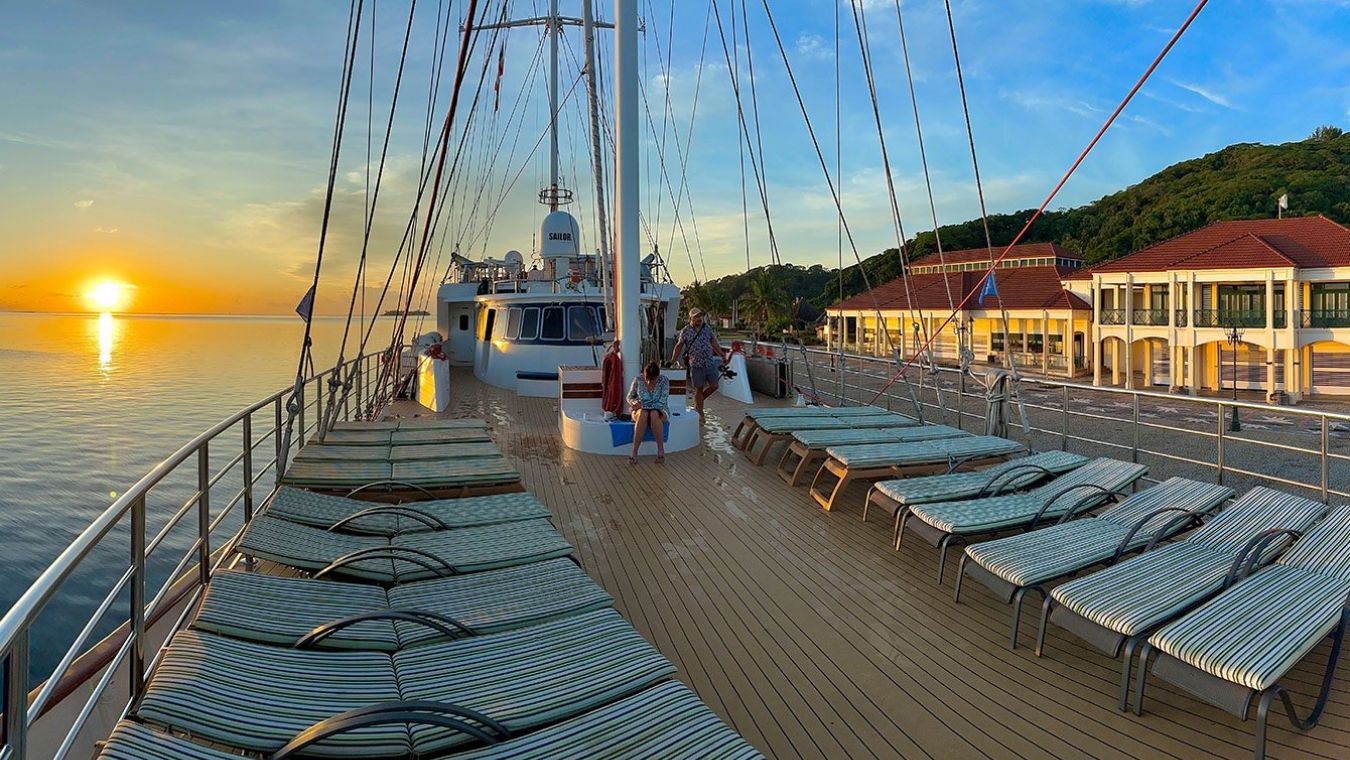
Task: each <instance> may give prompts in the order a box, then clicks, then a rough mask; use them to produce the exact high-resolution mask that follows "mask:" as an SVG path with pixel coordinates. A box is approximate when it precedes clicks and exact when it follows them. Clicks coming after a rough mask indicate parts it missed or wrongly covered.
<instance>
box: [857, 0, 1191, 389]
mask: <svg viewBox="0 0 1350 760" xmlns="http://www.w3.org/2000/svg"><path fill="white" fill-rule="evenodd" d="M1208 3H1209V0H1200V2H1198V3H1196V6H1195V9H1194V10H1192V11H1191V14H1190V15H1189V16H1187V17H1186V21H1185V22H1184V23H1182V25H1181V26H1180V27H1179V28H1178V29H1177V31H1176V33H1175V34H1173V35H1172V39H1170V40H1168V41H1167V45H1166V46H1164V47H1163V49H1162V51H1161V52H1159V53H1158V56H1157V57H1156V58H1154V59H1153V63H1151V64H1149V67H1148V69H1146V70H1145V71H1144V73H1143V75H1142V76H1140V77H1139V81H1137V82H1135V83H1134V87H1131V88H1130V92H1129V94H1127V95H1126V96H1125V99H1124V100H1122V101H1120V105H1118V106H1116V110H1115V111H1112V112H1111V116H1110V117H1109V118H1107V120H1106V123H1105V124H1103V125H1102V128H1101V129H1099V130H1097V134H1096V135H1094V136H1093V137H1092V141H1091V142H1089V143H1088V144H1087V147H1086V148H1083V152H1082V153H1079V154H1078V159H1077V160H1075V161H1074V162H1073V166H1070V167H1069V170H1068V171H1067V172H1065V173H1064V176H1063V177H1061V178H1060V180H1059V183H1058V184H1057V185H1055V189H1054V190H1051V191H1050V194H1049V195H1047V196H1046V197H1045V200H1044V201H1042V202H1041V205H1040V208H1038V209H1036V213H1034V214H1032V215H1031V218H1030V219H1027V223H1026V224H1024V225H1022V230H1021V231H1020V232H1018V233H1017V236H1016V237H1014V238H1013V239H1012V242H1011V243H1008V247H1007V248H1004V249H1003V253H1001V254H999V256H998V258H997V259H995V260H994V261H993V262H992V263H991V264H990V265H989V268H988V269H986V270H985V272H984V276H983V277H981V278H980V281H979V282H977V283H976V284H975V287H974V288H972V289H971V291H970V293H968V294H967V295H966V296H965V297H964V298H962V299H961V303H959V304H957V305H956V308H955V309H953V310H952V313H951V314H950V315H949V316H948V317H947V319H946V320H944V321H943V323H942V324H941V325H939V326H938V329H937V330H935V331H934V332H933V334H932V336H931V337H929V338H928V340H927V341H925V342H924V344H923V346H921V347H920V348H919V349H918V350H917V351H915V352H914V355H913V356H911V357H909V359H908V360H907V361H906V362H905V364H904V366H903V367H901V368H900V369H899V370H898V371H897V372H896V373H895V374H894V375H892V376H891V379H890V380H887V381H886V384H885V385H883V386H881V390H879V391H877V395H876V396H874V397H872V401H871V402H870V403H876V401H877V399H880V398H881V396H882V395H883V394H884V393H885V392H886V390H887V389H889V388H890V387H891V386H892V385H894V384H895V381H897V380H899V379H900V378H901V376H903V375H904V374H905V372H906V371H908V370H909V368H910V367H911V366H912V365H913V364H914V360H915V359H917V358H918V357H919V356H920V355H921V354H923V352H925V351H927V350H928V347H929V346H930V345H931V344H932V343H933V341H934V340H936V339H937V336H938V335H940V334H941V333H942V331H943V330H944V329H946V327H947V325H949V324H951V322H952V320H953V319H956V315H957V313H958V312H960V311H961V310H962V309H964V308H965V306H966V304H967V303H969V302H970V299H972V298H974V297H975V295H976V294H977V293H979V292H980V291H981V290H983V288H984V281H985V280H987V279H989V277H990V276H991V275H993V273H994V269H995V268H997V267H998V263H999V262H1000V261H1003V259H1004V257H1006V256H1007V255H1008V254H1009V253H1011V252H1012V249H1013V247H1014V246H1016V245H1017V244H1018V243H1019V242H1021V240H1022V237H1023V236H1024V235H1026V234H1027V230H1029V229H1031V225H1032V224H1034V223H1035V222H1036V220H1037V219H1039V218H1040V216H1041V214H1042V213H1044V212H1045V209H1046V207H1048V206H1049V205H1050V202H1051V201H1052V200H1054V199H1055V196H1056V195H1058V194H1059V191H1060V190H1061V189H1062V188H1063V187H1064V185H1065V183H1067V182H1068V181H1069V177H1071V176H1073V173H1074V172H1075V171H1077V170H1078V167H1079V166H1080V165H1081V164H1082V163H1083V161H1084V160H1085V159H1086V158H1087V157H1088V154H1089V153H1091V152H1092V149H1093V148H1095V147H1096V146H1097V143H1098V142H1099V141H1100V140H1101V139H1102V136H1103V135H1105V134H1106V130H1108V129H1110V128H1111V125H1112V124H1113V123H1115V120H1116V117H1117V116H1120V113H1121V112H1122V111H1124V110H1125V106H1127V105H1129V103H1130V101H1131V100H1133V99H1134V96H1135V95H1136V94H1137V93H1138V92H1139V90H1140V88H1142V87H1143V86H1144V83H1145V82H1147V81H1148V78H1149V77H1150V76H1152V75H1153V71H1154V69H1157V68H1158V65H1159V64H1161V63H1162V62H1163V59H1164V58H1166V57H1167V54H1168V53H1169V52H1171V50H1172V47H1173V46H1174V45H1176V44H1177V41H1178V40H1180V39H1181V35H1183V34H1185V33H1186V30H1187V29H1188V28H1190V25H1191V22H1192V21H1195V18H1196V16H1199V15H1200V11H1201V10H1203V9H1204V7H1205V5H1207V4H1208ZM943 276H944V277H946V274H943Z"/></svg>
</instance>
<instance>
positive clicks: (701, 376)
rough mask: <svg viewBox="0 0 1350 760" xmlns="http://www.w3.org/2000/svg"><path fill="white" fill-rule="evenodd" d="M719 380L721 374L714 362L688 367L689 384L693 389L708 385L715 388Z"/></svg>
mask: <svg viewBox="0 0 1350 760" xmlns="http://www.w3.org/2000/svg"><path fill="white" fill-rule="evenodd" d="M721 379H722V373H721V372H720V371H719V370H718V365H717V363H716V362H708V363H707V364H703V365H697V364H694V365H690V367H689V384H690V385H691V386H693V387H695V388H706V387H707V386H709V385H711V386H713V387H714V388H715V387H717V382H718V381H719V380H721Z"/></svg>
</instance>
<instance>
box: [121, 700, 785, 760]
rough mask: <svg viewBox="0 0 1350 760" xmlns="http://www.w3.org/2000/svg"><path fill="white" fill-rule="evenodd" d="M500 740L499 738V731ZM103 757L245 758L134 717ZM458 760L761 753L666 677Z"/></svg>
mask: <svg viewBox="0 0 1350 760" xmlns="http://www.w3.org/2000/svg"><path fill="white" fill-rule="evenodd" d="M494 738H495V737H494ZM98 757H99V758H100V760H239V756H238V755H235V754H230V753H226V752H221V751H219V750H215V749H211V748H210V747H206V746H204V745H201V744H196V743H193V742H191V741H189V740H187V739H181V738H179V737H176V736H171V735H169V734H166V733H162V732H159V731H155V730H154V729H151V728H149V727H147V726H143V725H141V724H139V723H136V722H134V721H129V720H124V721H122V722H120V723H118V724H117V728H116V729H114V730H113V732H112V736H111V737H110V738H109V739H108V743H107V745H106V746H105V747H104V748H103V751H102V752H101V753H100V754H99V755H98ZM452 757H453V758H455V760H498V759H499V758H511V759H512V760H627V758H633V757H662V758H667V759H668V760H686V759H687V760H694V758H699V759H700V760H756V758H760V757H762V755H760V754H759V752H758V751H756V750H755V749H754V748H753V747H751V746H750V745H749V744H746V742H745V740H744V739H742V738H741V737H740V735H739V734H737V733H736V732H735V731H733V730H731V729H730V728H729V727H728V726H727V725H726V724H725V723H723V722H722V721H721V720H720V719H719V718H718V717H717V716H716V715H714V714H713V713H712V711H711V710H709V709H708V707H707V706H706V705H704V704H703V703H702V702H701V701H699V698H698V697H697V696H696V695H695V694H694V693H693V692H692V691H690V690H689V689H688V688H687V687H686V686H685V685H684V684H682V683H679V682H678V681H667V682H666V683H662V684H658V685H656V686H653V687H651V688H650V689H646V690H644V691H641V692H639V693H637V694H634V695H632V696H629V697H624V698H623V699H620V700H618V701H615V702H611V703H610V704H607V705H605V706H603V707H599V708H597V709H595V710H591V711H590V712H586V713H583V714H581V715H578V716H576V717H574V718H568V719H567V720H564V721H562V722H560V723H557V724H555V725H552V726H549V727H548V728H542V729H539V730H537V731H533V732H531V733H528V734H526V735H524V736H520V737H518V738H514V739H507V740H506V741H500V742H499V743H496V744H490V745H488V746H486V747H482V748H480V749H470V750H466V751H464V752H458V753H456V754H454V755H453V756H452Z"/></svg>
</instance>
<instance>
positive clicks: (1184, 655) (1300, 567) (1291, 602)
mask: <svg viewBox="0 0 1350 760" xmlns="http://www.w3.org/2000/svg"><path fill="white" fill-rule="evenodd" d="M1244 571H1245V568H1244V569H1243V570H1238V573H1237V574H1238V575H1241V574H1242V573H1243V572H1244ZM1347 624H1350V507H1340V508H1338V509H1336V510H1335V511H1333V512H1332V513H1331V514H1330V515H1329V516H1328V517H1327V519H1326V520H1324V521H1323V522H1322V523H1321V524H1320V525H1318V526H1317V527H1315V528H1313V529H1312V530H1311V531H1309V532H1308V533H1307V535H1305V536H1303V537H1302V538H1300V539H1299V540H1298V542H1297V543H1295V544H1294V546H1293V547H1292V548H1291V549H1289V551H1287V552H1285V554H1284V556H1282V557H1281V558H1280V559H1279V561H1278V562H1276V563H1275V564H1273V565H1270V566H1269V567H1267V568H1265V569H1263V570H1260V571H1259V572H1257V573H1256V574H1255V575H1252V576H1251V577H1248V578H1245V579H1241V578H1239V579H1238V580H1237V582H1236V585H1234V586H1233V587H1232V588H1230V589H1228V590H1227V591H1225V592H1224V593H1222V594H1220V595H1219V596H1217V597H1215V598H1214V599H1212V600H1210V601H1209V602H1206V603H1205V604H1204V605H1202V606H1200V607H1198V608H1196V609H1195V610H1193V611H1191V612H1189V613H1187V614H1186V615H1185V616H1183V617H1181V618H1179V619H1177V620H1175V621H1173V622H1171V623H1168V624H1167V625H1165V626H1163V627H1162V628H1159V629H1158V630H1157V631H1156V632H1155V633H1154V634H1153V635H1152V636H1150V637H1149V639H1148V643H1146V644H1145V645H1144V646H1143V648H1142V649H1141V650H1140V652H1139V680H1138V681H1137V688H1136V689H1135V701H1134V710H1135V713H1136V714H1139V713H1142V712H1143V705H1144V681H1145V674H1146V673H1147V671H1148V658H1149V656H1150V654H1152V653H1153V652H1154V651H1155V650H1156V651H1157V654H1158V658H1157V660H1155V661H1154V663H1153V675H1155V676H1158V677H1159V678H1162V679H1163V680H1165V681H1168V682H1170V683H1172V684H1175V685H1176V686H1179V687H1181V688H1182V689H1184V690H1186V691H1187V692H1190V693H1191V694H1194V695H1196V696H1198V697H1200V698H1201V699H1204V700H1206V701H1208V702H1210V703H1211V704H1214V705H1215V706H1217V707H1220V708H1223V709H1225V710H1227V711H1229V712H1231V713H1233V714H1234V715H1236V716H1238V717H1239V718H1242V719H1244V720H1245V719H1246V718H1247V713H1248V712H1249V711H1250V709H1251V706H1252V704H1253V702H1255V703H1256V704H1257V710H1256V747H1255V755H1256V757H1257V758H1258V760H1259V758H1262V757H1264V756H1265V748H1266V718H1267V716H1268V715H1269V713H1270V708H1271V706H1272V705H1273V704H1274V703H1275V700H1276V699H1279V700H1281V701H1282V702H1283V703H1284V709H1285V713H1286V715H1288V717H1289V722H1290V723H1293V724H1294V726H1295V727H1296V728H1298V729H1299V730H1304V731H1306V730H1307V729H1309V728H1312V727H1313V726H1314V725H1316V724H1317V721H1318V719H1320V718H1321V716H1322V711H1323V710H1324V709H1325V708H1326V705H1327V700H1328V697H1329V696H1330V692H1331V684H1332V680H1333V678H1334V677H1335V673H1336V663H1337V660H1338V659H1339V654H1340V650H1341V645H1342V644H1343V643H1344V641H1345V631H1346V627H1347ZM1327 636H1331V637H1332V647H1331V653H1330V655H1329V656H1328V658H1327V663H1326V666H1325V670H1324V671H1323V675H1322V683H1321V688H1320V690H1319V692H1318V697H1317V702H1316V703H1315V704H1314V706H1313V708H1312V710H1311V711H1310V713H1309V714H1308V716H1307V717H1306V718H1300V717H1299V716H1298V712H1297V711H1296V710H1295V708H1294V704H1293V702H1292V700H1291V699H1290V697H1289V694H1288V692H1286V691H1285V690H1284V688H1283V687H1281V686H1280V683H1281V681H1282V680H1283V679H1284V677H1285V675H1287V674H1288V673H1289V671H1290V670H1292V669H1293V668H1294V666H1295V665H1297V664H1298V663H1299V662H1300V661H1301V660H1303V658H1304V657H1306V656H1307V655H1308V653H1309V652H1311V651H1312V650H1313V649H1314V648H1315V647H1316V646H1317V645H1318V643H1319V642H1321V641H1322V640H1323V639H1324V638H1326V637H1327Z"/></svg>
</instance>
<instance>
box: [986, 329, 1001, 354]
mask: <svg viewBox="0 0 1350 760" xmlns="http://www.w3.org/2000/svg"><path fill="white" fill-rule="evenodd" d="M989 350H990V351H1002V350H1003V333H1001V332H994V333H989Z"/></svg>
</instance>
